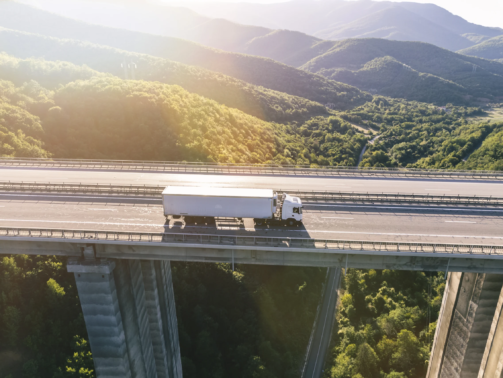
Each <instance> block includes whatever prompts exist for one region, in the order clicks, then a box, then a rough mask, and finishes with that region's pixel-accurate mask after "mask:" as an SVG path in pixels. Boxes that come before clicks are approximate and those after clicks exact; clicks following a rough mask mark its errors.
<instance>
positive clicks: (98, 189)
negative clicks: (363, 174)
mask: <svg viewBox="0 0 503 378" xmlns="http://www.w3.org/2000/svg"><path fill="white" fill-rule="evenodd" d="M163 190H164V187H163V186H147V185H104V184H81V183H61V184H52V183H37V182H34V183H31V182H0V192H3V193H40V194H42V193H60V194H80V195H109V196H118V197H120V196H139V197H157V198H160V196H161V193H162V191H163ZM276 192H279V193H288V194H290V195H292V196H296V197H300V198H301V199H302V201H304V202H344V203H389V204H423V205H424V204H428V205H463V206H485V207H500V206H503V197H492V196H489V197H487V196H448V195H430V194H401V193H357V192H328V191H290V190H276Z"/></svg>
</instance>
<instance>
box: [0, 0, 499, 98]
mask: <svg viewBox="0 0 503 378" xmlns="http://www.w3.org/2000/svg"><path fill="white" fill-rule="evenodd" d="M25 1H28V0H25ZM46 1H47V2H45V3H44V7H45V8H49V9H50V8H51V7H56V5H58V4H59V5H61V6H60V7H59V8H58V12H59V13H63V14H68V15H69V16H74V17H77V14H75V13H76V12H77V11H78V10H79V9H80V10H81V14H80V16H79V17H80V18H81V19H89V20H91V19H92V20H94V21H95V22H100V23H107V24H110V26H115V27H117V28H129V29H137V30H138V29H139V30H143V31H144V32H143V33H140V32H135V31H128V30H120V29H116V28H108V27H103V26H97V25H92V24H88V23H84V22H79V21H76V20H72V19H69V18H65V17H62V16H58V15H55V14H51V13H48V12H45V11H43V10H40V9H36V8H33V7H30V6H27V5H23V4H19V3H14V2H4V3H3V4H1V5H0V26H3V27H7V28H11V29H16V30H22V31H28V32H31V33H38V34H41V35H47V36H52V37H58V38H71V39H75V40H83V41H89V42H92V43H95V44H99V45H105V46H111V47H115V48H119V49H122V50H127V51H132V52H135V53H142V54H149V55H152V56H156V57H160V58H165V59H170V60H174V61H178V62H181V63H184V64H190V65H196V66H200V67H203V68H206V69H209V70H212V71H216V72H220V73H223V74H225V75H229V76H231V77H235V78H237V79H240V80H243V81H245V82H248V83H251V84H254V85H258V86H263V87H265V88H269V89H273V90H275V91H279V92H284V93H287V94H289V95H293V96H298V97H302V98H305V99H308V100H311V101H316V102H319V103H322V104H328V103H331V104H335V106H336V107H337V108H348V107H351V106H354V105H356V104H359V103H361V102H362V101H365V98H366V97H365V95H364V94H363V93H361V92H359V91H358V90H356V88H355V87H357V88H359V89H360V90H364V91H369V92H370V93H375V94H382V95H387V96H391V97H396V98H405V99H408V100H417V101H423V102H430V103H435V104H438V105H445V104H446V103H453V104H460V105H462V104H472V103H477V102H479V101H492V100H499V99H503V64H501V63H499V62H496V61H488V60H485V59H478V58H475V57H468V56H465V55H461V54H457V53H454V52H450V51H448V50H446V49H443V48H440V47H437V46H433V45H432V44H427V43H422V42H408V41H405V42H404V41H392V40H386V39H377V38H366V39H346V40H341V41H329V40H322V39H319V38H317V37H314V36H310V35H307V34H304V33H301V32H297V31H288V30H270V29H266V28H263V27H261V26H249V27H248V26H243V25H239V24H236V23H233V22H230V21H226V20H212V19H208V18H205V17H203V16H200V15H198V14H196V13H194V12H193V11H191V10H187V9H184V8H171V7H165V6H159V5H151V4H148V5H145V6H139V5H137V4H136V3H135V2H133V4H132V5H128V6H122V5H118V4H117V3H102V2H88V1H80V2H79V1H76V2H75V1H72V4H73V5H75V4H77V5H78V4H80V5H81V7H80V8H79V7H78V6H77V7H76V8H72V7H66V6H65V5H64V3H62V2H61V0H46ZM294 3H295V4H293V3H292V4H293V5H295V6H300V5H303V4H304V2H294ZM318 3H320V4H325V3H328V2H327V1H320V2H314V4H318ZM341 3H344V2H340V1H339V2H332V4H341ZM367 3H368V4H374V5H375V4H377V3H372V2H365V3H363V5H365V6H366V5H368V4H367ZM344 4H346V3H344ZM405 4H406V5H407V4H408V6H409V7H410V8H414V7H413V6H412V5H411V4H413V5H414V3H405ZM276 5H278V4H276ZM276 5H275V6H276ZM416 5H418V4H416ZM278 6H279V5H278ZM419 8H420V7H419ZM437 8H438V7H434V8H431V9H437ZM420 9H422V8H420ZM438 9H440V10H441V8H438ZM442 11H443V10H442ZM93 12H94V13H93ZM111 12H113V14H114V17H108V15H109V14H111ZM408 12H410V11H409V10H408ZM443 12H444V15H445V14H447V15H450V13H448V12H445V11H443ZM93 14H95V15H97V16H96V17H94V18H93ZM450 16H452V15H450ZM452 17H453V20H454V21H457V23H456V22H451V24H452V25H451V28H452V29H455V27H457V29H456V30H458V31H460V30H461V29H462V28H465V29H463V30H464V31H466V30H471V31H472V32H474V33H472V35H471V37H470V38H473V39H475V37H474V36H475V35H477V36H479V37H480V36H481V34H476V33H475V32H477V31H478V32H483V31H484V32H485V33H486V34H488V33H489V32H488V31H495V30H497V29H491V28H485V27H479V26H477V25H472V24H469V23H467V22H466V21H464V20H462V19H459V18H456V17H455V16H452ZM430 18H433V16H431V15H430ZM437 18H438V17H437ZM32 20H37V21H36V22H32ZM456 25H457V26H456ZM470 28H471V29H470ZM145 32H149V33H152V34H146V33H145ZM153 34H158V35H153ZM166 34H175V35H179V36H185V37H187V36H190V38H189V39H192V40H199V41H202V42H205V43H206V44H207V45H210V46H211V45H215V44H217V43H218V45H219V46H220V47H221V49H225V50H228V51H233V52H239V53H246V54H249V55H244V54H235V53H229V52H224V51H221V50H216V49H212V48H208V47H205V46H202V45H199V44H196V43H193V42H189V41H187V40H183V39H178V38H172V37H167V36H162V35H166ZM465 34H466V33H465ZM217 36H222V38H217ZM486 37H487V36H486ZM486 37H484V38H486ZM480 39H483V38H482V37H480ZM211 41H214V42H211ZM494 41H498V37H493V38H490V39H486V40H485V41H483V42H481V44H479V46H482V45H483V44H484V43H485V44H489V43H490V42H491V43H492V44H491V46H492V45H493V44H494V43H493V42H494ZM0 47H1V45H0ZM471 49H472V50H473V49H474V47H471ZM463 51H466V50H463ZM251 55H254V56H255V57H254V56H251ZM471 55H477V54H475V53H473V54H471ZM262 57H265V58H270V59H263V58H262ZM279 62H280V63H284V64H280V63H279ZM76 63H78V62H76ZM80 64H81V63H80ZM293 67H297V68H298V69H295V68H293ZM341 83H344V84H341ZM345 84H346V85H345ZM349 85H350V86H349Z"/></svg>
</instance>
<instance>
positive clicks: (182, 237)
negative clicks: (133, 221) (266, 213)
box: [0, 227, 503, 256]
mask: <svg viewBox="0 0 503 378" xmlns="http://www.w3.org/2000/svg"><path fill="white" fill-rule="evenodd" d="M20 238H22V239H23V240H25V239H26V238H29V239H33V240H34V241H35V240H40V239H50V240H54V241H60V242H69V241H74V242H83V243H109V244H114V243H117V244H119V243H121V244H122V243H135V244H137V243H145V244H147V245H148V244H149V243H156V245H158V244H159V243H161V244H166V246H169V245H170V244H190V245H201V247H202V248H204V247H205V246H215V245H216V246H236V247H250V248H254V247H270V248H272V250H274V248H282V249H283V248H286V249H302V250H305V249H308V250H313V251H317V252H323V250H343V251H355V252H358V251H361V252H381V253H382V252H386V253H417V254H422V253H423V254H424V253H428V254H431V253H433V254H450V255H464V256H469V255H479V256H480V255H484V256H503V246H501V245H462V244H437V243H409V242H379V241H359V240H333V239H310V238H290V237H266V236H239V235H212V234H188V233H146V232H123V231H88V230H62V229H34V228H7V227H0V241H1V240H16V239H20Z"/></svg>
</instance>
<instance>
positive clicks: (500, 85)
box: [297, 39, 503, 105]
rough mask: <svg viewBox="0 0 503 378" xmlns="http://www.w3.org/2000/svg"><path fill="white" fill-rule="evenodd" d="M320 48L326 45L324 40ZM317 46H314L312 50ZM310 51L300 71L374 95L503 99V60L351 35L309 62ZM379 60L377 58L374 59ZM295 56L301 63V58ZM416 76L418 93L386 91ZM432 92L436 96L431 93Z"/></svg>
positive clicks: (441, 100)
mask: <svg viewBox="0 0 503 378" xmlns="http://www.w3.org/2000/svg"><path fill="white" fill-rule="evenodd" d="M323 46H324V47H326V45H325V44H324V45H323ZM317 48H318V46H317V45H314V46H313V47H312V48H311V51H312V50H315V49H317ZM311 51H308V53H305V54H304V56H305V58H304V60H305V61H306V63H304V64H303V65H302V66H300V67H301V68H302V69H305V70H306V71H309V72H313V73H318V74H320V75H324V76H326V77H328V78H330V79H333V80H339V81H343V82H345V83H352V84H353V85H358V86H359V88H361V89H364V90H371V89H373V90H374V91H375V92H377V93H382V94H387V95H390V96H395V97H403V98H406V99H416V100H419V101H425V102H428V101H431V100H434V102H435V103H438V104H444V105H445V103H446V102H445V101H447V102H453V103H458V104H462V103H463V101H464V100H466V101H478V100H479V99H483V98H488V99H498V98H500V97H503V65H502V64H501V63H498V62H494V61H489V60H485V59H480V58H475V57H468V56H465V55H461V54H457V53H454V52H450V51H448V50H445V49H441V48H439V47H436V46H433V45H430V44H426V43H420V42H400V41H388V40H385V39H350V40H345V41H340V42H333V45H332V47H331V48H330V49H329V50H327V51H326V52H325V53H323V54H321V55H319V56H317V57H316V58H314V59H311V60H309V61H307V60H308V59H310V58H311V56H312V54H311ZM385 57H391V58H392V59H393V60H394V63H393V65H391V62H392V61H391V60H390V59H384V60H383V59H382V58H385ZM378 58H380V60H378V61H374V60H375V59H378ZM297 59H298V61H299V62H300V61H301V60H300V57H297ZM369 62H372V63H369ZM397 62H399V63H400V64H401V65H402V68H403V70H405V71H407V70H408V71H411V72H404V73H401V70H402V69H400V67H399V66H398V65H397V64H396V63H397ZM397 69H399V71H397ZM348 71H349V72H348ZM414 71H416V73H414ZM419 73H421V74H426V75H429V76H424V75H422V76H421V75H419ZM414 76H415V77H416V80H414V81H413V84H414V86H417V90H418V91H417V92H416V93H410V91H409V92H405V93H403V92H402V91H401V90H394V91H390V89H389V88H390V87H392V88H400V87H402V88H404V87H406V86H409V85H411V83H412V81H411V80H412V78H413V77H414ZM425 80H427V81H425ZM371 85H372V86H373V87H370V86H371ZM434 91H438V93H439V94H438V95H436V94H435V93H431V92H434ZM462 99H464V100H463V101H462Z"/></svg>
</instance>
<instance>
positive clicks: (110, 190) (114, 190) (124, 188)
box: [0, 181, 165, 197]
mask: <svg viewBox="0 0 503 378" xmlns="http://www.w3.org/2000/svg"><path fill="white" fill-rule="evenodd" d="M164 188H165V187H164V186H148V185H111V184H110V185H106V184H81V183H60V184H52V183H39V182H10V181H9V182H0V192H4V193H5V192H9V193H12V192H14V193H66V194H100V195H115V196H125V195H128V196H129V195H134V196H142V197H160V195H161V193H162V191H163V190H164Z"/></svg>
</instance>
